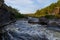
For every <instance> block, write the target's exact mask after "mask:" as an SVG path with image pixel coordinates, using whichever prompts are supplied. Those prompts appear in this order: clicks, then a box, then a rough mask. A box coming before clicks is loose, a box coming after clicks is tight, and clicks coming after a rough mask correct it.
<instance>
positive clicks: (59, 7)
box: [29, 0, 60, 17]
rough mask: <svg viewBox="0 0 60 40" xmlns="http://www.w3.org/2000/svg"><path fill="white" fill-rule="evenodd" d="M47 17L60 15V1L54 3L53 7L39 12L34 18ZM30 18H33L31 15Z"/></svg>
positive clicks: (50, 6)
mask: <svg viewBox="0 0 60 40" xmlns="http://www.w3.org/2000/svg"><path fill="white" fill-rule="evenodd" d="M45 15H60V0H58V1H57V2H56V3H52V4H51V5H49V6H47V7H45V8H42V9H40V10H37V11H36V13H35V14H33V15H32V16H33V17H40V16H45ZM29 16H31V14H30V15H29Z"/></svg>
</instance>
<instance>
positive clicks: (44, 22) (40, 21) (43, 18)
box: [39, 17, 49, 25]
mask: <svg viewBox="0 0 60 40" xmlns="http://www.w3.org/2000/svg"><path fill="white" fill-rule="evenodd" d="M48 22H49V20H48V19H47V18H45V17H40V18H39V24H41V25H47V24H48Z"/></svg>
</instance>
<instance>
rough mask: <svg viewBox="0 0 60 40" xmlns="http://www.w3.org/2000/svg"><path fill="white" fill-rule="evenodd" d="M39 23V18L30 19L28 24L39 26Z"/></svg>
mask: <svg viewBox="0 0 60 40" xmlns="http://www.w3.org/2000/svg"><path fill="white" fill-rule="evenodd" d="M38 22H39V20H38V18H30V19H29V20H28V23H33V24H38Z"/></svg>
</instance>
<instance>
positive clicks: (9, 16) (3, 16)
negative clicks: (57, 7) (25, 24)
mask: <svg viewBox="0 0 60 40" xmlns="http://www.w3.org/2000/svg"><path fill="white" fill-rule="evenodd" d="M7 7H8V6H7V5H6V4H5V3H4V0H0V27H2V26H4V25H7V24H9V23H11V22H13V21H14V20H15V16H14V13H12V12H10V11H8V10H7Z"/></svg>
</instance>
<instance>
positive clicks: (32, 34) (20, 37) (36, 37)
mask: <svg viewBox="0 0 60 40" xmlns="http://www.w3.org/2000/svg"><path fill="white" fill-rule="evenodd" d="M5 30H6V32H5V33H4V34H3V36H2V38H3V40H60V32H58V31H54V30H49V29H48V28H47V27H45V26H42V25H39V24H29V23H28V21H27V20H18V21H16V22H15V23H12V24H10V25H8V26H6V27H5Z"/></svg>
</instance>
